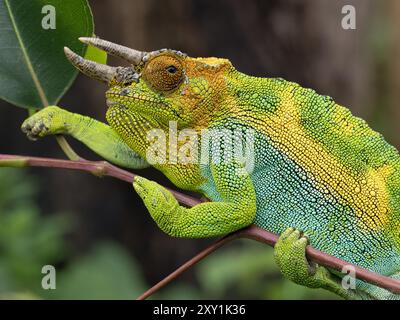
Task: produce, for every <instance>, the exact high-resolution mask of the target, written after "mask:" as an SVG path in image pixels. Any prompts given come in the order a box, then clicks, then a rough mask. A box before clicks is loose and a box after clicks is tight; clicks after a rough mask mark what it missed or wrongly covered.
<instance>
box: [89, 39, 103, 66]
mask: <svg viewBox="0 0 400 320" xmlns="http://www.w3.org/2000/svg"><path fill="white" fill-rule="evenodd" d="M93 37H94V35H93ZM84 58H85V59H87V60H92V61H95V62H98V63H102V64H106V63H107V53H106V52H105V51H103V50H101V49H98V48H96V47H93V46H88V47H87V50H86V54H85V57H84Z"/></svg>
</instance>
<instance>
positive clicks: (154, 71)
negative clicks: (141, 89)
mask: <svg viewBox="0 0 400 320" xmlns="http://www.w3.org/2000/svg"><path fill="white" fill-rule="evenodd" d="M142 77H143V79H144V80H145V81H146V82H147V83H148V84H149V85H150V86H151V87H152V88H153V89H155V90H157V91H163V92H168V91H171V90H174V89H175V88H177V87H178V86H179V85H180V84H181V82H182V80H183V67H182V64H181V62H180V61H179V60H178V59H177V58H175V57H172V56H168V55H162V56H158V57H155V58H153V59H151V60H150V61H149V62H148V63H147V64H146V65H145V67H144V69H143V72H142Z"/></svg>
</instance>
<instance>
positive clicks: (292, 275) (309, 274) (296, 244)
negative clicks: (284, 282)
mask: <svg viewBox="0 0 400 320" xmlns="http://www.w3.org/2000/svg"><path fill="white" fill-rule="evenodd" d="M307 245H308V239H307V238H306V237H305V236H303V235H302V234H301V232H300V231H299V230H296V229H294V228H288V229H287V230H285V231H284V232H283V233H282V234H281V236H280V237H279V239H278V241H277V243H276V244H275V249H274V257H275V261H276V263H277V265H278V267H279V269H280V271H281V273H282V274H283V275H284V276H285V277H286V278H288V279H289V280H291V281H293V282H294V283H297V284H299V285H302V286H306V287H309V288H323V289H326V290H329V291H331V292H333V293H336V294H337V295H339V296H341V297H342V298H345V299H362V298H364V297H363V296H362V295H360V294H359V293H358V292H357V291H355V290H351V289H345V288H343V286H342V285H341V278H340V277H338V276H336V275H335V274H333V273H332V272H330V271H329V270H328V269H327V268H325V267H323V266H318V265H316V264H314V263H312V264H310V263H309V262H308V260H307V258H306V247H307Z"/></svg>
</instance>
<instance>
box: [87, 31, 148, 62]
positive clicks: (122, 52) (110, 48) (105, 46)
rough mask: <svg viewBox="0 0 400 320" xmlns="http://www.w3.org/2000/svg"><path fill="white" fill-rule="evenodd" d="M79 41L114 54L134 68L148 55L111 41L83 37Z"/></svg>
mask: <svg viewBox="0 0 400 320" xmlns="http://www.w3.org/2000/svg"><path fill="white" fill-rule="evenodd" d="M79 40H80V41H81V42H83V43H86V44H89V45H92V46H94V47H96V48H99V49H101V50H104V51H105V52H107V53H109V54H112V55H113V56H116V57H119V58H122V59H124V60H126V61H128V62H129V63H131V64H132V65H134V66H136V65H138V64H139V63H140V62H141V61H142V58H143V56H144V55H145V54H146V53H147V52H143V51H138V50H134V49H131V48H128V47H125V46H121V45H119V44H115V43H112V42H110V41H106V40H102V39H100V38H85V37H81V38H79Z"/></svg>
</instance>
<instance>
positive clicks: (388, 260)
mask: <svg viewBox="0 0 400 320" xmlns="http://www.w3.org/2000/svg"><path fill="white" fill-rule="evenodd" d="M171 66H173V68H172V69H171ZM135 71H137V72H138V74H139V75H140V77H139V78H138V80H137V81H132V82H130V83H126V82H125V83H121V82H118V80H116V79H115V80H112V81H110V83H109V86H110V87H109V89H108V91H107V93H106V97H107V104H108V107H109V108H108V111H107V121H108V123H109V124H110V126H108V125H106V124H103V123H101V122H98V121H96V120H93V119H90V118H88V117H85V116H81V115H78V114H73V113H70V112H68V111H66V110H63V109H61V108H58V107H56V106H50V107H47V108H45V109H43V110H41V111H39V112H38V113H36V114H35V115H33V116H31V117H30V118H28V119H27V120H26V121H25V122H24V123H23V125H22V129H23V131H25V132H26V133H27V134H28V136H29V137H30V138H32V139H36V138H41V137H44V136H47V135H53V134H67V135H71V136H73V137H74V138H76V139H77V140H79V141H81V142H83V143H84V144H86V145H87V146H88V147H89V148H90V149H92V150H93V151H95V152H96V153H98V154H99V155H100V156H102V157H103V158H105V159H107V160H108V161H110V162H112V163H115V164H117V165H120V166H123V167H127V168H133V169H140V168H143V167H146V166H148V162H147V161H146V160H145V159H146V151H147V150H148V149H149V148H150V147H151V146H152V143H153V142H152V141H149V139H148V138H147V133H148V132H149V130H152V129H162V130H164V132H165V135H166V137H167V139H168V138H169V131H168V126H169V121H176V123H177V126H178V129H179V130H182V129H185V128H191V129H193V130H195V131H196V132H198V133H200V132H201V130H203V129H226V130H228V132H231V131H233V130H236V129H238V128H239V129H252V130H254V132H255V150H254V159H255V163H254V169H253V170H252V171H251V172H248V173H247V174H243V164H240V161H238V160H237V159H230V160H227V161H225V162H222V163H213V162H212V161H210V162H209V163H206V164H201V165H200V164H198V163H190V164H179V163H171V162H167V163H156V164H154V167H155V168H156V169H158V170H160V171H161V172H163V173H164V174H165V175H166V176H167V177H168V178H169V179H170V180H171V181H172V182H173V183H174V184H175V185H176V186H178V187H180V188H182V189H186V190H193V191H197V192H200V193H202V194H203V195H205V196H206V197H207V198H209V199H210V200H211V201H210V202H207V203H202V204H199V205H196V206H195V207H193V208H185V207H182V206H180V205H179V204H178V202H177V200H176V199H175V198H174V197H173V195H172V194H171V193H170V192H169V191H167V190H166V189H165V188H163V187H162V186H160V185H159V184H157V183H156V182H153V181H149V180H147V179H144V178H137V179H135V181H134V184H133V185H134V188H135V190H136V192H137V193H138V194H139V195H140V196H141V198H142V199H143V201H144V204H145V205H146V207H147V208H148V210H149V212H150V214H151V216H152V217H153V219H154V221H155V222H156V223H157V225H158V226H159V227H160V228H161V229H162V230H163V231H164V232H166V233H168V234H170V235H171V236H176V237H191V238H196V237H213V236H220V235H225V234H227V233H230V232H233V231H235V230H238V229H240V228H243V227H246V226H248V225H249V224H251V223H255V224H256V225H258V226H260V227H262V228H265V229H267V230H269V231H272V232H276V233H279V234H281V236H280V238H279V241H278V243H277V244H276V247H275V258H276V262H277V264H278V266H279V268H280V269H281V271H282V273H283V274H284V275H285V276H286V277H287V278H289V279H290V280H292V281H294V282H296V283H298V284H301V285H304V286H308V287H311V288H324V289H327V290H330V291H332V292H334V293H336V294H338V295H340V296H341V297H344V298H348V299H368V298H377V299H398V298H399V296H395V295H393V294H390V293H389V292H388V291H386V290H384V289H380V288H378V287H375V286H372V285H369V284H366V283H363V282H361V281H358V282H357V288H356V289H353V290H351V289H349V290H346V289H344V288H343V287H342V286H341V279H340V276H338V275H336V274H333V273H332V272H330V271H329V270H328V269H327V268H324V267H322V266H317V265H312V266H310V265H309V263H308V262H307V260H306V257H305V247H306V245H307V243H308V241H309V242H310V244H311V245H312V246H313V247H315V248H317V249H319V250H322V251H324V252H327V253H328V254H331V255H334V256H337V257H339V258H342V259H344V260H346V261H349V262H350V263H354V264H357V265H360V266H361V267H364V268H367V269H369V270H372V271H375V272H379V273H381V274H384V275H386V276H391V277H393V278H399V269H400V268H399V266H400V253H399V246H400V241H399V233H400V223H399V221H400V207H399V206H400V201H399V200H400V175H399V173H400V157H399V154H398V152H397V151H396V150H395V149H394V148H393V147H392V146H390V145H389V144H388V143H387V142H386V141H385V140H384V139H383V137H382V136H380V135H379V134H378V133H376V132H374V131H373V130H371V129H370V128H369V127H368V125H367V124H366V123H365V122H364V121H363V120H361V119H359V118H356V117H354V116H352V115H351V113H350V112H349V111H348V110H347V109H346V108H344V107H342V106H339V105H337V104H336V103H335V102H334V101H332V99H330V98H329V97H326V96H321V95H318V94H317V93H315V92H314V91H313V90H311V89H305V88H302V87H300V86H299V85H297V84H295V83H292V82H288V81H285V80H283V79H271V78H256V77H251V76H247V75H244V74H242V73H240V72H238V71H237V70H236V69H235V68H234V67H233V66H232V64H231V63H230V62H229V60H226V59H218V58H190V57H187V56H185V55H182V54H180V53H177V52H175V51H172V50H167V51H162V52H158V53H157V54H153V55H152V56H151V57H147V58H146V59H143V62H142V63H141V64H140V65H139V66H136V67H135ZM178 145H179V146H181V145H182V142H178ZM224 148H226V142H225V144H224V143H223V142H221V143H220V144H217V145H214V146H213V147H212V148H211V149H210V150H209V151H208V152H209V153H210V154H209V156H212V155H213V154H215V153H217V152H219V151H221V150H222V149H224ZM167 151H169V150H167ZM239 172H241V174H239ZM300 230H301V232H300ZM303 234H304V236H303ZM308 239H309V240H308Z"/></svg>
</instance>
